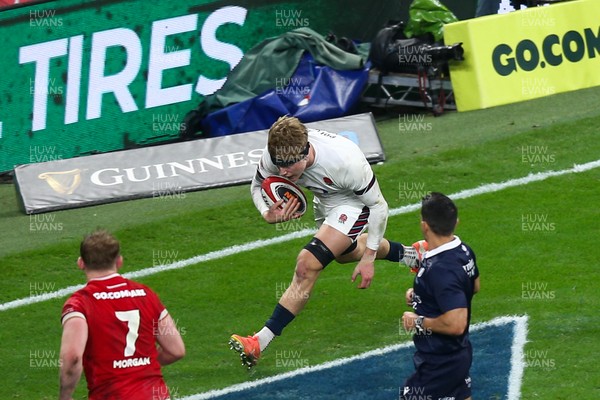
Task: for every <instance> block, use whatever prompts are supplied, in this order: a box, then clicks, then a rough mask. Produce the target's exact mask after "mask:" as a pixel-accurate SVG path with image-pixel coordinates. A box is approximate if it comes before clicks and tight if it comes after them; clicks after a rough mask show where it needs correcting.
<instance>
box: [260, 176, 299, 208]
mask: <svg viewBox="0 0 600 400" xmlns="http://www.w3.org/2000/svg"><path fill="white" fill-rule="evenodd" d="M261 193H262V197H263V199H264V200H265V203H267V205H268V206H269V207H271V206H272V205H273V204H275V203H277V202H278V201H279V200H281V199H283V202H284V203H287V202H288V201H289V200H291V199H292V198H294V197H295V198H297V199H298V201H299V202H300V207H299V208H298V211H297V213H298V214H300V215H304V213H305V212H306V208H307V204H308V201H307V200H306V195H305V194H304V192H303V191H302V189H300V188H299V187H298V186H297V185H296V184H295V183H294V182H292V181H290V180H289V179H286V178H284V177H282V176H278V175H272V176H269V177H267V178H265V180H263V181H262V184H261Z"/></svg>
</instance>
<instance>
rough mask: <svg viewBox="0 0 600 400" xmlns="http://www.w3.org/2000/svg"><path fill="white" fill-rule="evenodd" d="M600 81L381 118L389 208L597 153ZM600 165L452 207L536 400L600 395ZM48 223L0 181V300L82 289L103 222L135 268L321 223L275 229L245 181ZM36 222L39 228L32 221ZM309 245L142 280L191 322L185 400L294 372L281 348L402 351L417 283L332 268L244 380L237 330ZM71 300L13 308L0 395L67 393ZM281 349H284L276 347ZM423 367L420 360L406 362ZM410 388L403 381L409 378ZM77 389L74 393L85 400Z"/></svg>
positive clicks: (258, 315) (409, 237) (184, 326)
mask: <svg viewBox="0 0 600 400" xmlns="http://www.w3.org/2000/svg"><path fill="white" fill-rule="evenodd" d="M598 104H600V88H593V89H588V90H582V91H577V92H571V93H566V94H561V95H554V96H551V97H546V98H543V99H539V100H535V101H530V102H525V103H519V104H513V105H509V106H503V107H496V108H493V109H489V110H481V111H476V112H469V113H452V112H451V113H447V114H445V115H443V116H442V117H438V118H434V117H431V116H429V115H427V116H425V117H424V119H423V120H422V121H420V122H421V123H422V124H421V125H420V128H418V129H412V128H411V127H410V126H408V125H404V126H400V125H401V124H403V123H404V124H405V123H406V122H405V121H406V120H405V119H403V118H402V117H400V118H399V116H398V112H395V113H394V112H393V111H389V112H388V114H387V115H382V114H379V115H378V123H377V124H378V129H379V132H380V136H381V140H382V143H383V146H384V149H385V151H386V156H387V160H386V162H385V163H383V164H381V165H375V166H374V167H373V168H374V170H375V171H376V173H377V176H378V179H379V182H380V185H381V187H382V190H383V192H384V194H385V196H386V198H387V200H388V203H389V206H390V209H395V208H398V207H401V206H403V205H407V204H412V203H415V202H417V201H418V197H419V196H420V195H421V193H422V192H424V191H431V190H436V191H442V192H444V193H447V194H452V193H456V192H459V191H461V190H464V189H470V188H475V187H478V186H481V185H483V184H487V183H492V182H502V181H506V180H508V179H513V178H520V177H524V176H527V175H528V174H530V173H538V172H543V171H550V170H563V169H568V168H571V167H573V165H574V164H584V163H587V162H591V161H595V160H598V159H600V132H599V128H598V127H599V126H600V109H599V108H598ZM599 199H600V170H599V169H591V170H589V171H587V172H581V173H576V174H566V175H563V176H560V177H554V178H549V179H547V180H544V181H540V182H535V183H530V184H527V185H523V186H518V187H513V188H509V189H505V190H501V191H498V192H495V193H488V194H481V195H476V196H472V197H469V198H466V199H461V200H457V205H458V207H459V216H460V224H459V226H458V229H457V234H458V235H459V236H460V237H461V238H462V239H463V240H464V241H466V242H467V243H469V244H470V245H471V246H472V247H473V249H474V250H475V252H476V253H477V257H478V263H479V267H480V271H481V285H482V290H481V293H479V294H478V295H477V296H476V297H475V300H474V305H473V307H474V310H473V322H482V321H487V320H489V319H491V318H493V317H496V316H500V315H523V314H527V315H529V333H528V340H529V342H528V343H527V345H526V348H525V351H526V356H527V362H528V364H529V366H528V367H527V368H526V369H525V373H524V378H523V383H522V398H523V399H553V400H555V399H573V398H579V399H594V398H600V378H599V375H598V373H597V371H596V369H597V368H596V365H597V354H598V353H600V340H599V336H598V326H600V317H599V316H598V315H599V313H598V311H597V310H598V309H599V308H600V301H599V296H598V289H597V287H598V283H599V282H600V272H599V270H600V269H599V265H598V260H599V259H600V250H599V249H600V247H599V246H597V244H596V243H597V241H598V239H597V235H598V221H599V220H600V207H599V206H598V204H599ZM47 215H49V216H50V217H48V218H51V219H47V220H46V222H48V226H47V229H42V228H36V225H35V222H36V221H35V219H32V218H33V217H30V216H26V215H24V214H23V213H21V212H20V211H19V209H18V206H17V202H16V196H15V189H14V186H13V185H9V184H6V185H2V186H0V243H1V246H0V272H1V273H2V278H3V279H2V282H1V283H0V303H6V302H9V301H12V300H15V299H20V298H25V297H28V296H30V295H32V294H37V293H43V292H51V291H55V290H58V289H61V288H64V287H67V286H70V285H75V284H79V283H83V279H84V276H83V275H82V273H81V272H80V271H79V270H78V269H77V268H76V264H75V261H76V258H77V255H78V254H77V252H78V245H79V241H80V240H81V237H82V235H83V234H85V233H87V232H89V231H91V230H93V229H94V228H96V227H99V226H100V227H104V228H107V229H109V230H111V231H113V232H114V233H115V234H116V236H117V237H118V238H119V239H120V240H121V242H122V248H123V255H124V258H125V265H124V268H123V269H122V272H130V271H134V270H138V269H143V268H147V267H151V266H153V265H156V264H160V263H165V262H170V261H175V260H180V259H186V258H189V257H193V256H196V255H199V254H206V253H209V252H213V251H218V250H221V249H224V248H227V247H230V246H233V245H236V244H243V243H248V242H252V241H255V240H258V239H267V238H272V237H277V236H281V235H284V234H287V233H290V232H291V231H293V230H296V229H304V228H311V227H312V226H313V224H312V220H311V217H312V215H311V212H310V211H309V212H308V213H307V214H306V215H305V217H303V218H302V219H301V220H299V221H297V222H295V223H294V224H287V225H283V224H282V225H268V224H266V223H264V222H263V221H262V219H261V217H260V216H259V214H258V213H257V212H256V210H255V209H254V207H253V204H252V201H251V199H250V195H249V189H248V185H241V186H236V187H230V188H222V189H215V190H210V191H202V192H195V193H186V194H185V196H180V197H179V198H162V199H161V198H155V199H144V200H136V201H130V202H122V203H115V204H108V205H102V206H95V207H89V208H83V209H76V210H69V211H61V212H54V213H50V214H47ZM418 221H419V218H418V213H417V212H413V213H409V214H402V215H396V216H392V217H390V219H389V221H388V228H387V234H386V236H387V237H389V238H392V239H395V240H399V241H403V242H406V243H412V241H414V240H416V239H419V238H420V232H419V224H418ZM32 223H33V225H32ZM307 240H308V237H306V238H301V239H295V240H292V241H288V242H285V243H281V244H277V245H272V246H268V247H264V248H261V249H257V250H252V251H248V252H244V253H240V254H236V255H231V256H227V257H224V258H220V259H216V260H212V261H207V262H202V263H199V264H196V265H191V266H188V267H186V268H183V269H179V270H174V271H169V272H163V273H159V274H156V275H152V276H149V277H145V278H141V279H140V281H142V282H143V283H146V284H148V285H150V286H151V287H152V288H154V289H155V290H156V291H157V292H158V293H159V295H160V296H161V298H162V299H163V301H164V303H165V305H166V306H167V308H168V309H169V311H170V312H171V314H172V315H173V317H174V318H175V320H176V321H177V323H178V326H179V329H180V331H181V333H182V334H183V338H184V340H185V343H186V346H187V356H186V358H185V359H184V360H182V361H180V362H178V363H176V364H174V365H172V366H168V367H166V368H164V369H163V371H164V375H165V379H166V380H167V384H168V385H169V387H170V388H172V389H173V390H174V391H176V392H177V394H178V396H179V397H182V396H185V395H191V394H196V393H200V392H203V391H207V390H211V389H217V388H223V387H226V386H229V385H232V384H235V383H240V382H244V381H248V380H254V379H259V378H263V377H267V376H271V375H275V374H279V373H283V372H286V371H288V370H290V369H292V367H287V366H285V365H284V366H282V365H281V363H277V359H278V354H281V353H280V352H283V351H292V350H293V351H299V352H301V353H296V354H301V358H302V359H303V360H307V362H308V363H309V364H310V365H316V364H319V363H323V362H325V361H329V360H333V359H336V358H340V357H346V356H350V355H354V354H358V353H361V352H363V351H367V350H371V349H375V348H378V347H382V346H386V345H389V344H393V343H398V342H400V341H406V340H407V337H406V335H402V334H401V333H400V331H399V327H400V326H399V318H400V316H401V314H402V312H403V311H404V310H405V308H404V306H403V293H404V290H405V289H406V288H407V287H408V286H409V285H411V281H412V275H411V274H410V273H409V272H408V271H406V270H405V269H402V268H400V267H399V266H398V265H395V264H392V263H388V262H378V263H377V266H376V268H377V269H376V275H375V279H374V281H373V284H372V286H371V288H370V289H368V290H358V289H356V288H355V284H352V283H351V282H350V275H351V273H352V269H353V265H338V264H335V263H333V264H332V265H330V266H329V267H328V268H327V270H326V271H325V272H323V273H322V274H321V277H320V279H319V281H318V282H317V285H316V287H315V290H314V293H313V296H312V298H311V300H310V301H309V303H308V305H307V307H306V309H305V310H304V311H303V313H302V314H300V316H299V317H298V318H297V319H296V320H295V321H294V322H293V323H292V324H291V325H290V326H289V327H288V328H287V329H286V331H285V332H284V334H283V335H282V336H281V337H280V338H278V339H276V341H275V342H273V344H272V345H271V346H270V347H269V349H268V351H267V352H265V354H264V357H263V359H261V362H260V364H259V367H258V368H256V369H255V370H253V371H251V372H248V371H246V370H245V369H244V368H242V366H241V365H240V363H239V360H238V357H237V356H236V355H235V354H234V353H233V352H231V351H230V350H229V349H228V346H227V340H228V337H229V335H230V334H231V333H241V334H251V333H253V332H254V331H256V330H258V329H260V328H261V327H262V324H263V323H264V321H265V320H266V319H267V318H268V317H269V315H270V314H271V311H272V309H273V307H274V305H275V304H276V301H277V298H278V296H279V295H280V294H281V291H282V290H283V289H284V288H285V287H286V286H287V284H288V283H289V281H290V278H291V276H292V272H293V267H294V261H295V257H296V255H297V252H298V251H299V249H300V248H301V246H303V245H304V244H305V242H306V241H307ZM64 300H65V298H61V299H55V300H50V301H45V302H41V303H37V304H32V305H27V306H22V307H18V308H15V309H11V310H7V311H0V321H1V322H0V326H1V328H0V337H1V339H2V340H1V343H2V345H1V346H0V359H1V360H2V377H1V378H0V397H1V398H5V399H27V400H34V399H35V400H37V399H53V398H56V397H57V393H58V350H59V345H60V334H61V326H60V321H59V318H60V312H61V306H62V303H63V302H64ZM278 352H279V353H278ZM402 362H406V363H410V362H412V361H411V360H402ZM401 379H402V377H401V378H399V383H398V384H399V385H401V381H400V380H401ZM85 394H86V392H85V384H84V381H83V380H82V382H80V385H79V388H78V390H77V392H76V396H75V398H76V399H82V398H85Z"/></svg>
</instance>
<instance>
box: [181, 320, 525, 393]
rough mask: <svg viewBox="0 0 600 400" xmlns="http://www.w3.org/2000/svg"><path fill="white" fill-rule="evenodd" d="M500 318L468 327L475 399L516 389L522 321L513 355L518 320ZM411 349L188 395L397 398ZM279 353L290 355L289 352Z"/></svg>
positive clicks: (407, 372)
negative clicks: (515, 380)
mask: <svg viewBox="0 0 600 400" xmlns="http://www.w3.org/2000/svg"><path fill="white" fill-rule="evenodd" d="M503 318H504V319H502V318H500V320H501V322H499V323H498V322H495V323H493V321H491V322H490V323H484V324H480V326H475V327H474V329H472V331H471V342H472V344H473V365H472V367H471V378H472V385H473V386H472V391H473V398H474V399H486V400H496V399H498V400H499V399H507V398H511V397H513V396H514V395H515V393H514V382H513V390H512V392H513V393H512V394H511V395H510V396H509V391H510V390H509V386H510V383H509V381H510V379H513V380H514V379H515V376H516V377H517V379H518V380H519V382H518V385H517V387H518V391H519V392H520V378H521V376H522V370H521V373H516V374H515V372H514V371H513V368H519V365H522V362H521V361H522V360H521V358H522V356H521V357H518V358H519V359H518V360H514V358H515V354H517V355H518V354H522V346H523V345H524V343H525V339H524V338H523V335H526V325H525V328H524V330H525V333H522V334H521V336H522V338H521V342H520V346H521V348H520V349H517V350H518V351H517V352H516V353H515V348H516V347H518V346H519V343H517V342H518V341H516V337H517V334H518V332H517V330H518V329H517V327H518V326H519V324H517V321H516V320H512V319H510V318H508V317H503ZM517 318H519V317H517ZM413 353H414V346H413V345H412V343H402V344H399V345H395V346H390V347H386V348H384V349H379V350H375V351H371V352H368V353H365V354H362V355H359V356H355V357H351V358H348V359H342V360H337V361H333V362H330V363H327V364H323V365H319V366H315V367H307V368H301V369H299V370H296V371H292V372H289V373H285V374H282V375H279V376H275V377H271V378H266V379H262V380H260V381H255V382H247V383H246V384H241V385H236V386H232V387H230V388H226V389H224V390H219V391H215V392H212V393H204V394H203V395H200V396H199V397H196V396H193V397H191V398H190V399H205V398H211V399H219V400H241V399H244V400H277V399H286V400H288V399H294V400H325V399H352V400H363V399H364V400H384V399H385V400H390V399H398V398H399V397H400V392H401V390H402V386H403V383H404V379H405V378H406V377H408V376H409V375H410V374H411V373H412V372H413V371H414V367H413V363H412V356H413ZM284 354H287V356H288V357H290V356H292V355H293V354H294V353H293V352H288V353H284ZM511 372H512V373H511ZM517 397H518V394H517Z"/></svg>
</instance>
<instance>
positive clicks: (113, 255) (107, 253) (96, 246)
mask: <svg viewBox="0 0 600 400" xmlns="http://www.w3.org/2000/svg"><path fill="white" fill-rule="evenodd" d="M79 253H80V256H81V259H82V260H83V262H84V264H85V266H86V268H88V269H93V270H106V269H109V268H111V267H112V266H113V265H114V263H115V262H116V260H117V257H119V255H120V253H121V246H120V244H119V241H118V240H117V239H115V238H114V236H113V235H111V234H110V233H109V232H107V231H105V230H102V229H99V230H97V231H95V232H92V233H90V234H89V235H87V236H86V237H84V238H83V241H82V242H81V245H80V246H79Z"/></svg>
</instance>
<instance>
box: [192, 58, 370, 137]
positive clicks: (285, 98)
mask: <svg viewBox="0 0 600 400" xmlns="http://www.w3.org/2000/svg"><path fill="white" fill-rule="evenodd" d="M368 78H369V72H368V68H367V67H363V68H361V69H356V70H346V71H341V70H336V69H333V68H331V67H328V66H324V65H319V64H316V63H315V61H314V59H313V57H312V56H311V55H310V54H308V53H306V54H305V55H304V56H303V57H302V59H301V60H300V63H299V65H298V68H297V69H296V71H295V73H294V75H292V77H291V78H289V79H287V78H286V79H281V80H280V81H279V83H278V84H277V87H275V88H274V89H271V90H267V91H266V92H264V93H262V94H261V95H259V96H256V97H253V98H251V99H249V100H246V101H243V102H240V103H237V104H234V105H231V106H229V107H225V108H223V109H221V110H218V111H215V112H213V113H211V114H209V115H208V116H207V117H206V118H204V120H203V121H202V131H203V132H204V135H206V136H211V137H214V136H223V135H229V134H232V133H241V132H250V131H255V130H260V129H267V128H269V127H270V126H271V125H272V124H273V122H274V121H275V120H277V118H279V117H280V116H282V115H292V116H295V117H298V118H299V119H300V120H301V121H303V122H311V121H318V120H323V119H329V118H336V117H340V116H343V115H347V114H349V113H350V112H351V111H352V109H353V108H354V107H355V106H356V105H357V104H358V102H359V101H360V96H361V94H362V91H363V89H364V87H365V85H366V83H367V80H368ZM274 82H275V81H274Z"/></svg>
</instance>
